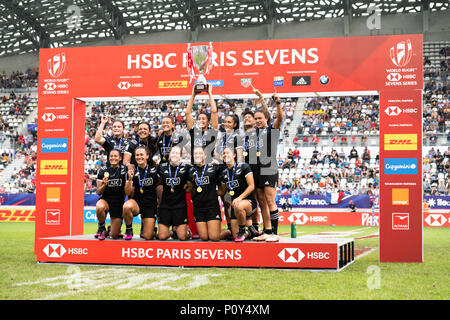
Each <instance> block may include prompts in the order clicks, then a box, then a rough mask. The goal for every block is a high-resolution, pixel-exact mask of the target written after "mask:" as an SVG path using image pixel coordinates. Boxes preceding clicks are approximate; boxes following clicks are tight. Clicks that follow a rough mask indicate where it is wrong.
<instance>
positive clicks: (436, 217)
mask: <svg viewBox="0 0 450 320" xmlns="http://www.w3.org/2000/svg"><path fill="white" fill-rule="evenodd" d="M425 222H426V223H427V224H428V225H429V226H431V227H441V226H443V225H444V224H445V223H446V222H447V218H445V217H444V216H443V215H442V214H430V215H428V217H426V218H425Z"/></svg>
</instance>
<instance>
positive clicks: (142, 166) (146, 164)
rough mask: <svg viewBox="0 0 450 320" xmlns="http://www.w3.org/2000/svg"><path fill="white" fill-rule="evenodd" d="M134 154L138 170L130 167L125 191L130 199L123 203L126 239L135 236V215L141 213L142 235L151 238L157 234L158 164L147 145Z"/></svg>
mask: <svg viewBox="0 0 450 320" xmlns="http://www.w3.org/2000/svg"><path fill="white" fill-rule="evenodd" d="M134 156H135V159H136V162H137V168H136V172H135V170H134V167H133V166H129V167H128V181H127V182H126V184H125V193H126V195H127V196H128V197H129V199H128V200H127V202H125V204H124V205H123V218H124V220H125V225H126V231H125V237H124V239H125V240H131V239H132V238H133V225H132V223H133V217H134V216H137V215H138V214H141V219H142V226H143V229H142V237H143V238H144V239H146V240H150V239H153V237H154V236H155V222H156V213H157V209H156V207H157V197H156V186H157V183H158V174H157V166H156V165H155V164H154V163H153V161H152V159H151V158H150V156H151V154H150V152H149V150H148V149H147V147H146V146H142V145H141V146H139V147H137V148H136V150H135V152H134Z"/></svg>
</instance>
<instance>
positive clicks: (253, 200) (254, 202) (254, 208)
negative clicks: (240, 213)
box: [230, 198, 257, 220]
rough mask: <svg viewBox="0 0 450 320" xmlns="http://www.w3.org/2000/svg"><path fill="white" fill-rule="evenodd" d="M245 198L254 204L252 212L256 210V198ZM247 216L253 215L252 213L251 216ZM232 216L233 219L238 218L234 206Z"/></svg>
mask: <svg viewBox="0 0 450 320" xmlns="http://www.w3.org/2000/svg"><path fill="white" fill-rule="evenodd" d="M243 200H248V201H250V203H251V204H252V212H253V211H255V210H256V207H257V204H256V201H255V199H252V198H245V199H243ZM247 217H251V215H250V216H247ZM230 218H231V220H234V219H236V215H235V214H234V209H233V207H231V214H230Z"/></svg>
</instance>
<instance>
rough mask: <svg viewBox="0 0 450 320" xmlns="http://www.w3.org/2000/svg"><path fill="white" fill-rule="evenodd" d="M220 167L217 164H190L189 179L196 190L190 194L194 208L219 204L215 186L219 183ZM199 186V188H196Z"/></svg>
mask: <svg viewBox="0 0 450 320" xmlns="http://www.w3.org/2000/svg"><path fill="white" fill-rule="evenodd" d="M220 173H221V171H220V168H219V166H217V165H212V164H205V165H204V166H201V167H200V166H197V165H194V166H191V169H190V171H189V180H190V181H191V182H192V184H193V185H194V189H195V190H196V191H195V193H194V195H193V196H192V203H193V205H194V208H212V207H217V206H219V200H218V196H217V192H216V191H217V188H216V187H217V186H218V185H220ZM198 188H201V189H198Z"/></svg>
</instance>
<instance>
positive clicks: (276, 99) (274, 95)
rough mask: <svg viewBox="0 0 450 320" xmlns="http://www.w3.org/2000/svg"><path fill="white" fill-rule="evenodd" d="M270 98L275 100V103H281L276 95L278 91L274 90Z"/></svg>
mask: <svg viewBox="0 0 450 320" xmlns="http://www.w3.org/2000/svg"><path fill="white" fill-rule="evenodd" d="M272 99H273V100H274V101H275V102H276V103H281V100H280V97H279V96H278V93H277V92H276V91H275V92H274V93H273V95H272Z"/></svg>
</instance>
